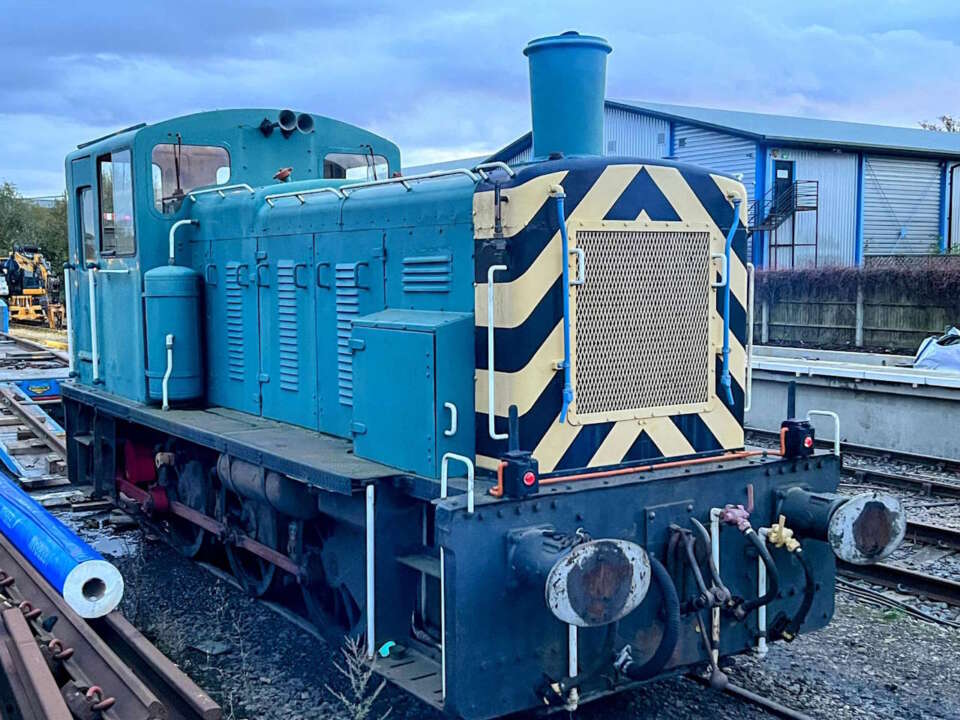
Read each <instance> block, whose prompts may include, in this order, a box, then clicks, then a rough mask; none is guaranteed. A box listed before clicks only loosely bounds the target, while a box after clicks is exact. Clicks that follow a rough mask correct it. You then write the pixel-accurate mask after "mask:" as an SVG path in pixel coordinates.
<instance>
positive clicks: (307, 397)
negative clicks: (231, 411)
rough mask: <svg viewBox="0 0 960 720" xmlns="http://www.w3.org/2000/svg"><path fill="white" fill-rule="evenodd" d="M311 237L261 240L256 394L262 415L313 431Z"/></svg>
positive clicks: (314, 367)
mask: <svg viewBox="0 0 960 720" xmlns="http://www.w3.org/2000/svg"><path fill="white" fill-rule="evenodd" d="M313 255H314V250H313V235H285V236H276V237H270V238H261V239H260V241H259V244H258V246H257V266H256V276H257V291H258V295H259V298H260V393H261V402H262V413H263V415H264V417H269V418H273V419H274V420H282V421H283V422H289V423H293V424H294V425H302V426H303V427H308V428H313V429H316V428H317V412H318V406H317V361H316V350H317V343H316V323H315V322H314V319H313V316H314V312H315V307H314V306H315V293H316V284H315V282H314V270H313Z"/></svg>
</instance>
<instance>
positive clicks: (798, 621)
mask: <svg viewBox="0 0 960 720" xmlns="http://www.w3.org/2000/svg"><path fill="white" fill-rule="evenodd" d="M794 555H795V556H796V558H797V559H798V560H799V561H800V565H801V567H803V577H804V579H805V583H804V586H803V600H802V601H801V602H800V607H798V608H797V612H795V613H794V615H793V617H792V618H791V619H790V621H789V622H788V623H787V624H786V627H784V628H783V629H782V630H780V632H779V634H780V637H782V638H783V639H784V640H786V641H787V642H792V641H793V640H794V638H796V637H797V633H799V632H800V627H801V626H802V625H803V623H804V622H805V621H806V619H807V613H809V612H810V608H811V606H812V605H813V596H814V593H815V591H816V584H815V582H814V579H813V565H812V564H811V562H810V558H808V557H807V556H806V555H805V554H804V552H803V550H801V549H799V548H798V549H797V550H796V552H794Z"/></svg>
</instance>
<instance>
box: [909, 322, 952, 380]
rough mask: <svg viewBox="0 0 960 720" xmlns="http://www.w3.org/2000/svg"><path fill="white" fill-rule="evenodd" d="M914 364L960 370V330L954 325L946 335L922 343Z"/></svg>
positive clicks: (931, 368)
mask: <svg viewBox="0 0 960 720" xmlns="http://www.w3.org/2000/svg"><path fill="white" fill-rule="evenodd" d="M913 366H914V367H917V368H926V369H927V370H946V371H948V372H960V330H957V328H955V327H952V328H950V329H949V330H948V331H947V333H946V334H945V335H942V336H940V337H938V338H936V337H931V338H927V339H926V340H924V341H923V342H922V343H920V349H919V350H917V356H916V357H915V358H914V359H913Z"/></svg>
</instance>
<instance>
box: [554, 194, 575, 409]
mask: <svg viewBox="0 0 960 720" xmlns="http://www.w3.org/2000/svg"><path fill="white" fill-rule="evenodd" d="M550 196H551V197H552V198H553V199H554V200H555V201H556V205H557V222H558V223H559V224H560V240H561V245H562V250H561V257H562V260H561V262H562V263H563V264H562V265H561V273H562V276H563V280H562V282H563V404H562V405H561V406H560V422H561V423H564V422H566V421H567V410H569V408H570V404H571V403H572V402H573V381H572V379H571V377H570V239H569V238H568V237H567V218H566V213H565V212H564V209H563V199H564V198H565V197H566V196H567V195H566V193H565V192H564V190H563V187H562V186H560V185H554V186H553V187H551V188H550Z"/></svg>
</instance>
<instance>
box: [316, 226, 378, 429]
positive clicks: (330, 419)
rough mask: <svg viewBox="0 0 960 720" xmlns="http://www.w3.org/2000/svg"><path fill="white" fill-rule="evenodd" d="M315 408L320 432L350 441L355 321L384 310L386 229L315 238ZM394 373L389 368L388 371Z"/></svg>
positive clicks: (337, 233) (339, 233)
mask: <svg viewBox="0 0 960 720" xmlns="http://www.w3.org/2000/svg"><path fill="white" fill-rule="evenodd" d="M314 262H315V273H316V277H315V281H316V286H317V294H316V306H317V313H316V322H317V332H316V339H317V370H318V377H319V380H320V382H319V384H318V394H317V406H318V422H319V428H320V430H321V432H326V433H330V434H331V435H338V436H340V437H351V428H350V424H351V421H352V417H353V392H354V387H353V351H352V350H351V348H350V333H351V331H352V329H353V320H354V318H357V317H359V316H361V315H367V314H369V313H373V312H377V311H378V310H382V309H383V308H384V287H383V279H384V270H383V263H384V236H383V232H382V231H368V230H356V231H351V232H334V233H329V234H327V233H319V234H317V235H316V236H315V238H314ZM384 372H390V368H384Z"/></svg>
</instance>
